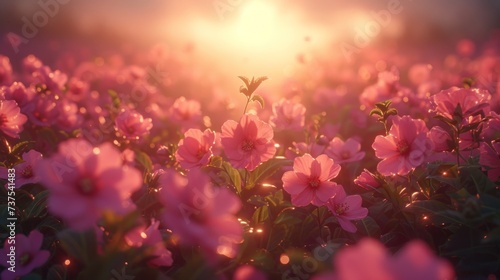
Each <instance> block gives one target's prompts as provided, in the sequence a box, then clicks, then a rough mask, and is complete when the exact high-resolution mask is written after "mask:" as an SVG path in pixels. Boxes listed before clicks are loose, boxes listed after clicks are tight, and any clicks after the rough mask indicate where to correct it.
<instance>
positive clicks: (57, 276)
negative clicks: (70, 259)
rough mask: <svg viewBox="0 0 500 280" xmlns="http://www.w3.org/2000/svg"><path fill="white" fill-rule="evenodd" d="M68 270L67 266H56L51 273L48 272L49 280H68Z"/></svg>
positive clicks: (52, 267)
mask: <svg viewBox="0 0 500 280" xmlns="http://www.w3.org/2000/svg"><path fill="white" fill-rule="evenodd" d="M66 278H67V269H66V267H65V266H63V265H60V264H56V265H53V266H51V267H50V269H49V272H47V279H48V280H66Z"/></svg>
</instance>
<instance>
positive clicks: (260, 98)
mask: <svg viewBox="0 0 500 280" xmlns="http://www.w3.org/2000/svg"><path fill="white" fill-rule="evenodd" d="M252 101H256V102H259V104H260V107H261V108H264V98H263V97H262V96H260V95H258V94H255V95H254V96H252Z"/></svg>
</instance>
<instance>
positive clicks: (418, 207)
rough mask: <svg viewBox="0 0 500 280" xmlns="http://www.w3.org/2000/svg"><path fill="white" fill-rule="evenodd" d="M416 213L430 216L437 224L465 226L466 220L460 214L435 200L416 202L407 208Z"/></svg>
mask: <svg viewBox="0 0 500 280" xmlns="http://www.w3.org/2000/svg"><path fill="white" fill-rule="evenodd" d="M405 210H406V211H408V210H410V211H413V212H416V213H421V214H428V215H430V216H431V217H430V218H431V220H432V221H433V222H434V223H435V224H441V223H455V224H465V220H464V219H463V218H462V217H461V216H460V213H458V212H456V211H454V210H453V209H451V208H449V207H448V205H446V204H444V203H442V202H439V201H435V200H420V201H415V202H413V203H412V204H410V205H409V206H408V207H406V208H405Z"/></svg>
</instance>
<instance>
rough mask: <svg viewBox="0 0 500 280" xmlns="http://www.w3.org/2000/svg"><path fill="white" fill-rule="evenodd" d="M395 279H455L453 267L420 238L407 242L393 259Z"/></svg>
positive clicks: (392, 266)
mask: <svg viewBox="0 0 500 280" xmlns="http://www.w3.org/2000/svg"><path fill="white" fill-rule="evenodd" d="M390 265H391V268H392V272H393V275H394V278H395V279H398V280H399V279H405V280H422V279H426V280H453V279H455V273H454V271H453V267H452V266H451V265H450V264H449V263H448V262H447V261H445V260H443V259H439V258H436V257H435V255H434V253H433V252H432V251H431V250H430V249H429V247H428V246H427V244H425V243H424V242H423V241H420V240H414V241H411V242H409V243H407V244H406V245H405V246H404V247H403V248H402V249H401V250H400V251H399V252H398V253H397V254H396V255H395V256H394V257H393V258H392V260H391V263H390Z"/></svg>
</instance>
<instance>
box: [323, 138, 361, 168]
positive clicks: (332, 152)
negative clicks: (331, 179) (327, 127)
mask: <svg viewBox="0 0 500 280" xmlns="http://www.w3.org/2000/svg"><path fill="white" fill-rule="evenodd" d="M325 153H326V154H327V155H328V156H329V157H331V158H332V159H333V160H334V161H335V162H336V163H339V164H340V163H344V162H354V161H360V160H362V159H363V158H364V157H365V152H363V151H361V143H359V141H358V140H356V139H354V138H349V139H347V140H346V141H345V142H344V141H342V140H341V139H340V138H338V137H335V138H333V139H332V141H330V144H329V146H328V148H327V149H326V151H325Z"/></svg>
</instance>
